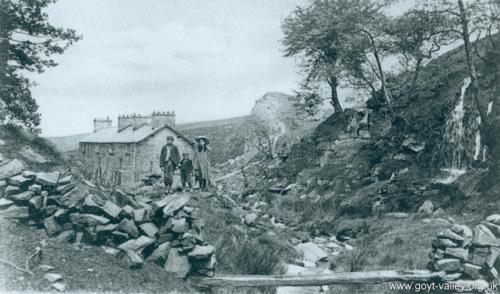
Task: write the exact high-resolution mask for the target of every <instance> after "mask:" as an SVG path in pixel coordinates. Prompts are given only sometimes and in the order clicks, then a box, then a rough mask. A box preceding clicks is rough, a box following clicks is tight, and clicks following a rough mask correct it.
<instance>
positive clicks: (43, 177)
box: [35, 171, 59, 187]
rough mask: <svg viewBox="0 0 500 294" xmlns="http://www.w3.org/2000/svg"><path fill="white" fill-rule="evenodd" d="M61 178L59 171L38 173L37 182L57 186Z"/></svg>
mask: <svg viewBox="0 0 500 294" xmlns="http://www.w3.org/2000/svg"><path fill="white" fill-rule="evenodd" d="M58 180H59V172H58V171H56V172H50V173H37V174H36V179H35V182H36V183H37V184H40V185H42V186H47V187H55V186H57V182H58Z"/></svg>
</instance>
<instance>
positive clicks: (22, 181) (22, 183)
mask: <svg viewBox="0 0 500 294" xmlns="http://www.w3.org/2000/svg"><path fill="white" fill-rule="evenodd" d="M32 181H33V180H32V179H30V178H25V177H24V176H23V175H17V176H13V177H11V178H9V181H8V182H9V184H10V185H13V186H17V187H21V189H25V188H27V187H28V186H29V185H30V184H31V183H32Z"/></svg>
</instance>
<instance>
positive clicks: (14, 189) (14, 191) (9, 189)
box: [5, 186, 21, 196]
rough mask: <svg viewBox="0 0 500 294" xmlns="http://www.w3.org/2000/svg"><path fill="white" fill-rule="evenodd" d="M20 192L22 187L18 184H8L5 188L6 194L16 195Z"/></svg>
mask: <svg viewBox="0 0 500 294" xmlns="http://www.w3.org/2000/svg"><path fill="white" fill-rule="evenodd" d="M20 192H21V188H19V187H18V186H7V188H5V196H11V195H15V194H18V193H20Z"/></svg>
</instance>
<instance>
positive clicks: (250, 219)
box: [244, 212, 258, 226]
mask: <svg viewBox="0 0 500 294" xmlns="http://www.w3.org/2000/svg"><path fill="white" fill-rule="evenodd" d="M257 218H258V215H257V213H255V212H251V213H249V214H247V215H245V219H244V221H245V224H246V225H247V226H252V225H254V224H255V222H256V221H257Z"/></svg>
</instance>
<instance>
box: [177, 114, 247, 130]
mask: <svg viewBox="0 0 500 294" xmlns="http://www.w3.org/2000/svg"><path fill="white" fill-rule="evenodd" d="M246 118H247V116H238V117H231V118H225V119H218V120H209V121H198V122H189V123H182V124H177V126H176V128H177V129H178V130H180V131H181V130H192V129H198V128H213V127H220V126H228V125H236V124H240V123H242V122H243V121H245V119H246Z"/></svg>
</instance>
